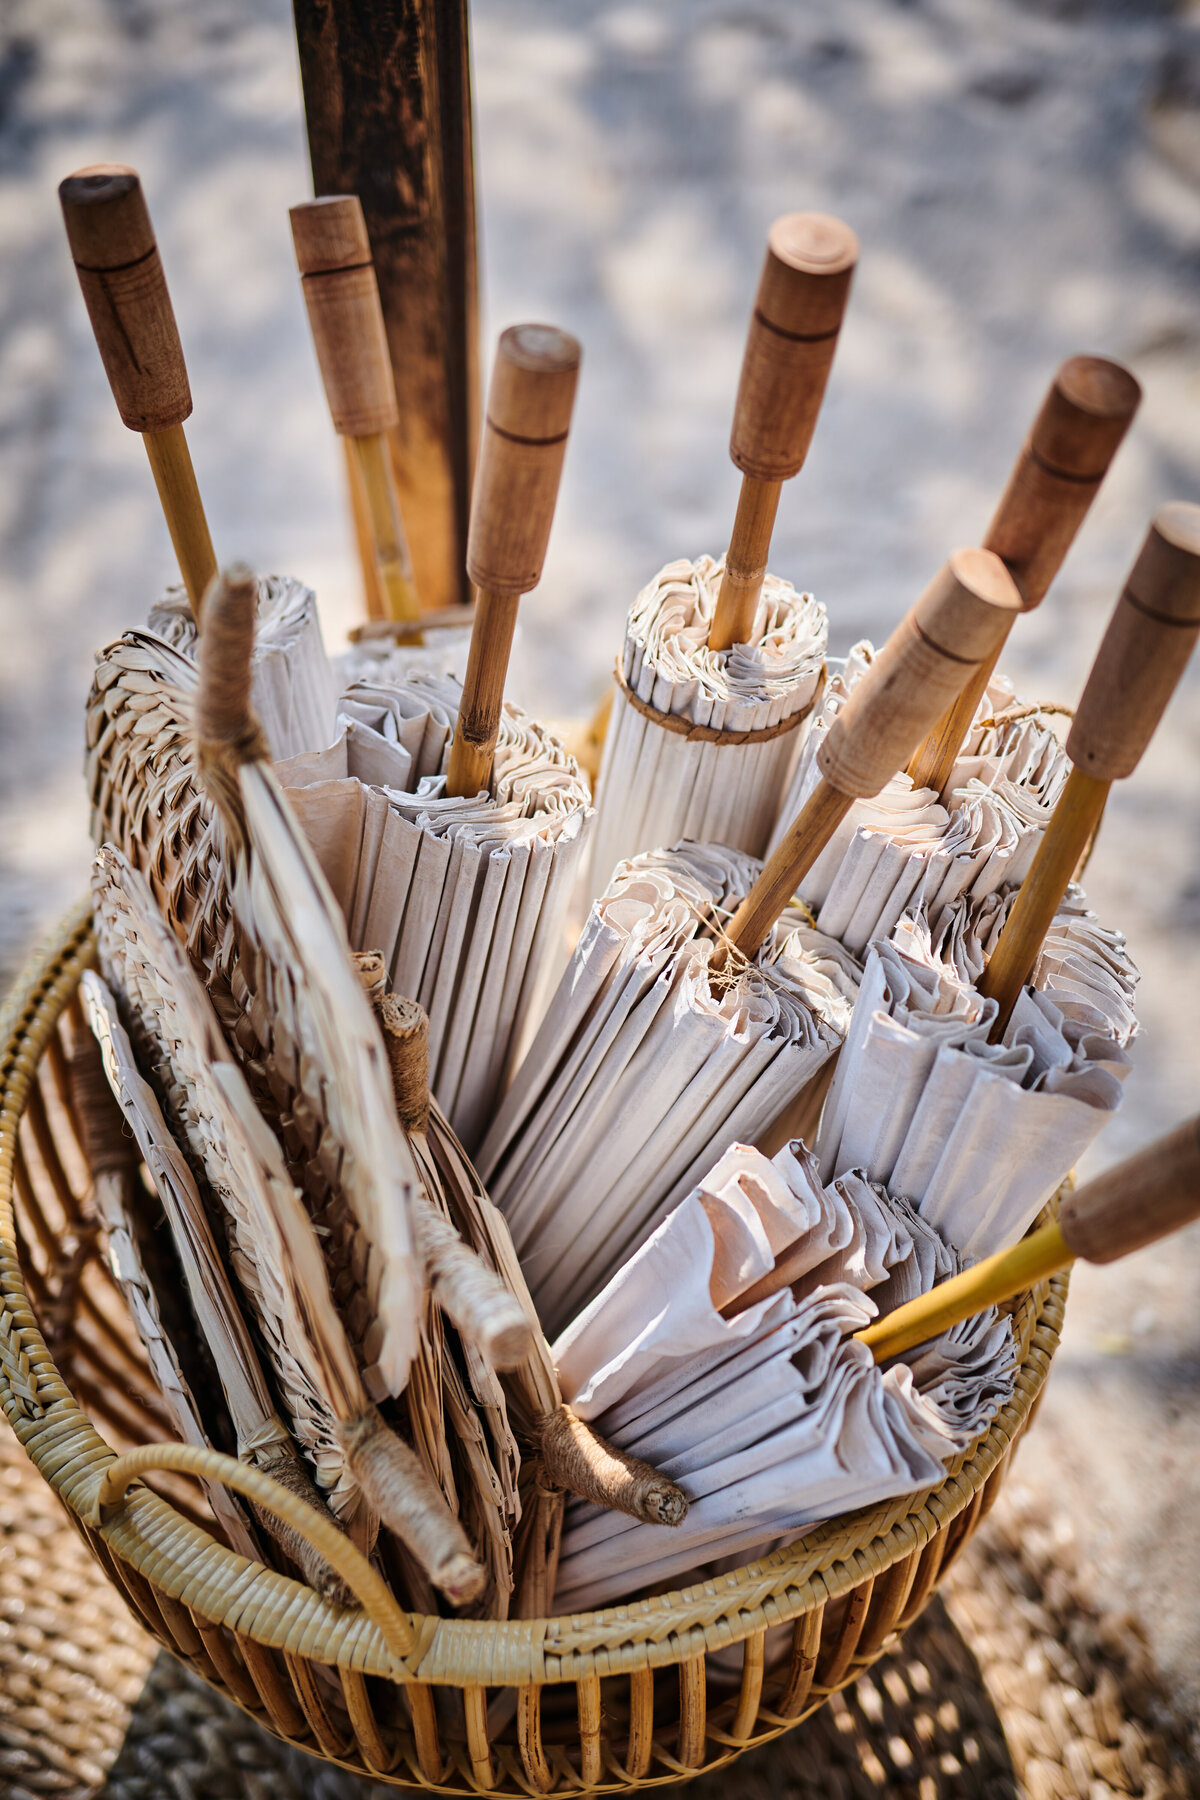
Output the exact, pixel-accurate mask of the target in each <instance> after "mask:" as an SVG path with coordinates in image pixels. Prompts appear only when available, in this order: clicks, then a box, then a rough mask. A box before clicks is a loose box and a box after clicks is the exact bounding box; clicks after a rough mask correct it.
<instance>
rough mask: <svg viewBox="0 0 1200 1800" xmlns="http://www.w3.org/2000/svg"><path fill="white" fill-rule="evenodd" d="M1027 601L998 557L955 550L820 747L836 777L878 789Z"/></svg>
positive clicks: (827, 770)
mask: <svg viewBox="0 0 1200 1800" xmlns="http://www.w3.org/2000/svg"><path fill="white" fill-rule="evenodd" d="M1020 609H1021V596H1020V592H1019V591H1018V588H1017V585H1016V583H1015V582H1014V580H1013V578H1012V576H1011V575H1010V574H1009V572H1008V570H1007V569H1006V568H1005V566H1004V564H1003V563H1002V562H1001V560H1000V558H999V557H998V556H996V555H994V554H993V553H992V552H991V551H990V550H974V549H971V550H956V551H955V552H954V554H953V556H951V558H950V559H949V561H948V562H947V563H946V564H944V566H943V567H942V568H941V569H940V570H939V571H938V573H937V574H936V575H935V576H934V578H933V580H932V581H931V582H930V584H929V586H928V587H927V588H926V589H925V592H924V593H923V594H922V595H921V597H920V599H919V600H918V601H917V603H916V605H915V606H914V607H913V608H912V609H911V611H910V612H909V613H908V614H907V615H906V616H905V617H904V618H903V619H902V620H901V621H900V624H899V625H898V626H897V627H896V629H895V631H893V633H892V635H891V637H890V638H889V639H888V641H887V643H886V644H885V645H884V646H883V649H882V650H881V651H880V652H879V655H878V656H877V657H876V658H875V661H874V662H873V663H872V665H871V667H870V668H869V669H868V670H867V673H866V674H865V675H864V676H863V677H862V679H861V681H859V683H858V685H857V687H855V688H853V689H852V690H851V692H850V696H849V698H848V700H847V701H846V704H845V706H843V708H842V710H841V712H839V713H838V715H837V717H836V718H835V719H834V721H833V724H832V725H831V726H830V728H829V731H828V733H827V734H826V737H825V740H824V742H823V743H822V744H821V746H820V748H819V749H818V751H817V766H818V767H819V769H820V771H821V773H822V775H823V776H824V777H825V779H826V781H827V782H829V784H830V786H831V787H834V788H836V789H837V790H838V792H839V793H841V794H847V795H850V796H851V797H852V798H854V799H862V798H866V797H867V796H869V795H871V794H877V793H878V792H879V790H880V788H882V787H883V786H884V785H885V783H886V782H888V781H889V780H890V779H891V777H892V776H893V775H894V774H895V773H896V771H897V770H898V769H902V768H904V767H905V765H906V764H907V762H908V760H909V758H910V757H911V755H912V753H913V751H914V750H915V749H916V747H917V745H918V744H919V743H920V742H921V740H922V739H923V738H924V736H925V735H926V733H927V732H928V731H929V730H930V729H931V728H932V727H933V725H934V724H936V722H937V720H938V719H940V718H941V716H942V714H943V713H944V712H945V711H946V709H947V708H948V707H949V706H950V704H951V702H952V701H953V700H954V699H955V697H956V695H957V694H958V691H959V689H960V688H961V687H962V686H963V684H964V682H965V681H966V680H967V677H968V676H969V675H970V673H971V671H972V670H973V669H976V668H978V667H979V665H980V663H982V662H983V661H984V660H985V659H986V658H988V657H990V656H991V655H992V654H993V652H994V651H995V650H996V648H997V646H998V645H999V644H1000V642H1001V641H1002V640H1003V638H1004V636H1005V634H1006V632H1007V631H1008V629H1009V626H1010V625H1011V623H1012V620H1013V616H1014V614H1016V613H1017V612H1019V611H1020Z"/></svg>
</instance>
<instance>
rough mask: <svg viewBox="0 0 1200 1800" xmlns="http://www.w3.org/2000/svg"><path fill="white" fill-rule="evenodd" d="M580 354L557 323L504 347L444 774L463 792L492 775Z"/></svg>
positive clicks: (478, 501)
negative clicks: (519, 622)
mask: <svg viewBox="0 0 1200 1800" xmlns="http://www.w3.org/2000/svg"><path fill="white" fill-rule="evenodd" d="M579 358H580V349H579V344H578V343H577V341H576V340H575V339H574V338H573V337H571V336H569V334H568V333H567V332H565V331H558V330H556V329H555V327H554V326H552V325H513V326H510V327H509V329H508V330H507V331H506V332H504V333H503V334H502V336H501V338H500V343H499V346H498V347H497V351H496V366H495V368H494V370H493V371H492V385H491V389H490V391H489V394H488V411H487V419H486V422H485V425H484V433H483V446H482V450H481V452H480V458H479V474H478V476H477V477H476V481H475V493H474V496H473V498H472V503H471V531H470V536H469V538H468V541H467V573H468V574H469V575H470V577H471V580H472V581H473V582H474V583H475V585H476V587H477V588H478V590H479V597H478V601H477V604H476V611H475V624H474V627H473V629H472V632H471V650H470V655H469V657H468V660H467V673H466V678H465V680H464V682H463V697H462V706H461V708H460V709H459V715H458V726H457V729H456V730H455V733H454V742H453V744H452V745H451V747H450V764H449V769H448V771H447V776H446V792H447V793H448V794H450V795H452V796H455V797H457V798H460V799H461V798H465V797H466V796H468V795H471V794H478V793H482V792H484V791H486V789H487V788H488V786H489V784H490V782H491V778H492V763H493V761H494V759H495V754H496V737H497V734H498V732H499V729H500V710H501V707H502V705H503V703H504V678H505V675H506V674H507V672H508V658H509V653H510V651H511V649H512V637H513V629H514V627H515V625H516V619H517V604H518V601H519V600H520V597H521V595H522V594H527V593H529V591H530V589H531V588H535V587H536V586H537V584H538V582H539V581H540V580H541V578H542V564H543V562H544V560H545V556H546V545H547V542H548V541H549V537H550V526H551V523H552V521H553V518H554V506H555V502H556V500H557V499H558V482H559V476H560V475H561V474H562V464H563V456H564V454H565V451H566V447H567V432H568V429H569V428H570V424H571V409H572V407H573V405H574V402H575V383H576V380H577V377H578V374H579Z"/></svg>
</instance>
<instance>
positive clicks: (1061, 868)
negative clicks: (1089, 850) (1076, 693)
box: [979, 502, 1200, 1043]
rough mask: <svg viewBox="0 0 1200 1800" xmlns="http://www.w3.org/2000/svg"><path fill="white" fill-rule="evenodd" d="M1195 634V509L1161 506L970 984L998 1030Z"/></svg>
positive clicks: (1198, 557)
mask: <svg viewBox="0 0 1200 1800" xmlns="http://www.w3.org/2000/svg"><path fill="white" fill-rule="evenodd" d="M1197 637H1200V506H1192V505H1187V504H1184V503H1183V502H1178V503H1176V504H1174V505H1171V506H1164V507H1162V508H1161V509H1160V510H1159V512H1158V513H1157V514H1156V515H1155V518H1154V522H1153V524H1152V525H1151V527H1150V530H1149V531H1148V533H1147V534H1146V541H1145V543H1144V544H1143V545H1142V549H1141V553H1140V555H1139V556H1138V559H1137V561H1136V563H1135V564H1134V566H1133V569H1132V571H1131V573H1130V576H1129V579H1128V581H1127V582H1126V584H1125V588H1124V591H1123V593H1122V594H1121V598H1120V599H1119V600H1118V601H1117V605H1116V610H1115V611H1114V613H1113V616H1112V618H1111V619H1110V621H1109V626H1108V630H1107V631H1106V632H1105V634H1104V639H1103V642H1102V643H1101V645H1100V649H1099V651H1098V652H1097V655H1096V660H1095V662H1094V663H1093V664H1092V672H1091V674H1090V675H1089V676H1088V681H1087V686H1086V688H1085V689H1084V692H1083V698H1082V700H1081V701H1080V702H1079V707H1078V709H1077V711H1076V713H1075V719H1074V722H1073V723H1072V726H1071V730H1070V733H1069V735H1068V737H1067V755H1068V756H1069V757H1070V758H1071V761H1072V762H1073V763H1074V765H1075V766H1074V768H1073V769H1072V770H1071V773H1070V775H1069V776H1068V778H1067V784H1066V787H1065V788H1064V790H1063V793H1062V797H1061V799H1060V800H1059V802H1058V805H1057V806H1056V807H1055V809H1054V816H1053V818H1052V819H1051V820H1050V823H1049V825H1048V826H1047V828H1046V831H1045V833H1044V835H1043V837H1042V841H1041V843H1040V844H1039V845H1038V849H1037V855H1036V856H1035V857H1034V859H1033V864H1032V866H1031V868H1030V870H1029V873H1028V875H1027V876H1026V877H1025V880H1024V881H1023V882H1022V884H1021V888H1020V891H1019V892H1018V894H1017V898H1016V900H1015V902H1014V904H1013V909H1012V911H1011V913H1010V914H1009V916H1008V918H1007V919H1006V921H1005V924H1004V929H1003V931H1002V932H1001V933H1000V939H999V942H998V943H997V945H996V948H995V950H994V951H993V952H992V955H991V957H990V958H989V960H988V965H987V967H986V969H985V970H984V971H983V974H982V976H981V977H980V980H979V991H980V993H981V994H983V995H985V996H987V997H988V998H989V999H993V1000H995V1002H996V1005H997V1013H996V1018H995V1021H994V1023H993V1025H992V1030H991V1037H992V1041H993V1042H994V1043H998V1042H999V1041H1000V1040H1001V1038H1002V1037H1003V1035H1004V1032H1005V1029H1006V1028H1007V1025H1008V1021H1009V1019H1010V1018H1011V1016H1012V1010H1013V1007H1014V1006H1015V1005H1016V1003H1017V999H1018V997H1019V995H1020V993H1021V989H1022V988H1023V987H1024V985H1025V983H1026V981H1027V980H1028V979H1029V975H1030V971H1031V970H1032V969H1033V966H1034V963H1035V962H1036V961H1037V956H1038V952H1039V950H1040V949H1041V947H1042V942H1043V940H1044V938H1045V936H1046V933H1047V931H1049V929H1050V926H1051V923H1052V921H1053V919H1054V915H1055V913H1056V912H1057V911H1058V909H1059V907H1060V906H1061V905H1062V901H1063V896H1064V895H1065V893H1066V891H1067V887H1068V885H1069V883H1070V881H1071V879H1072V877H1073V875H1074V873H1075V870H1076V868H1077V867H1078V866H1079V860H1080V857H1081V856H1082V855H1083V852H1084V850H1085V849H1086V847H1087V845H1088V843H1089V841H1090V839H1091V836H1092V834H1093V832H1094V831H1095V829H1096V826H1097V825H1098V824H1099V821H1100V815H1101V813H1102V811H1103V807H1104V802H1105V800H1106V798H1107V795H1108V787H1109V783H1110V782H1113V781H1116V780H1118V779H1120V778H1121V777H1123V776H1125V775H1129V774H1132V772H1133V770H1134V769H1135V768H1136V767H1137V764H1138V762H1139V760H1140V758H1141V755H1142V752H1143V751H1144V750H1145V748H1146V745H1147V744H1148V743H1149V741H1150V739H1151V737H1152V736H1153V734H1154V729H1155V727H1156V726H1157V724H1158V721H1159V720H1160V719H1161V717H1162V715H1163V711H1164V709H1165V707H1166V704H1167V701H1168V700H1169V699H1170V697H1171V695H1172V694H1173V692H1174V691H1175V688H1176V685H1177V684H1178V681H1179V678H1180V676H1181V675H1182V674H1183V671H1184V668H1185V666H1186V664H1187V660H1188V658H1189V656H1190V655H1191V653H1192V649H1193V646H1194V645H1195V642H1196V639H1197Z"/></svg>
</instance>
